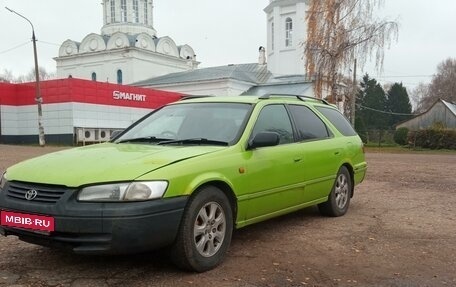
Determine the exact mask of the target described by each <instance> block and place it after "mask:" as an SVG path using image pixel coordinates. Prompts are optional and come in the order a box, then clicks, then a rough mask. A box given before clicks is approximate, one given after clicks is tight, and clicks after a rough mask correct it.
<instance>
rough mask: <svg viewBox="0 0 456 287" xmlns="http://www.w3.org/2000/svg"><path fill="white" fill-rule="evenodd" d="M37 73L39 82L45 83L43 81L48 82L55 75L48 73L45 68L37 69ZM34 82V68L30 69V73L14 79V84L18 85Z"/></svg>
mask: <svg viewBox="0 0 456 287" xmlns="http://www.w3.org/2000/svg"><path fill="white" fill-rule="evenodd" d="M38 69H39V70H38V73H39V74H40V81H45V80H50V79H53V78H55V74H54V73H51V72H48V71H47V70H46V68H44V67H39V68H38ZM35 80H36V77H35V68H31V69H30V71H29V72H28V73H27V74H25V75H22V76H19V77H18V78H17V79H16V82H18V83H26V82H34V81H35Z"/></svg>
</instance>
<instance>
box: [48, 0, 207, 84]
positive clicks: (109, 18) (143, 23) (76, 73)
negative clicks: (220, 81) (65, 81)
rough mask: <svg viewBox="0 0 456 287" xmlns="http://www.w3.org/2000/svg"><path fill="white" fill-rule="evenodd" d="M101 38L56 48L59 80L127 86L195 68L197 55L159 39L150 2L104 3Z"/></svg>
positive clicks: (90, 37) (117, 0) (186, 47)
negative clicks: (77, 79) (78, 79)
mask: <svg viewBox="0 0 456 287" xmlns="http://www.w3.org/2000/svg"><path fill="white" fill-rule="evenodd" d="M101 4H102V6H103V23H104V26H103V27H102V28H101V35H99V34H95V33H92V34H89V35H87V36H86V37H85V38H84V39H82V41H81V42H78V41H73V40H66V41H65V42H63V44H62V45H61V46H60V49H59V56H58V57H56V58H54V59H55V61H56V62H57V78H80V79H87V80H94V81H99V82H109V83H116V84H130V83H133V82H138V81H141V80H145V79H148V78H151V77H157V76H161V75H165V74H169V73H174V72H181V71H188V70H192V69H195V68H197V67H198V64H199V62H197V61H196V58H195V52H194V51H193V49H192V47H190V46H189V45H187V44H184V45H179V46H178V45H176V43H175V42H174V40H173V39H171V38H170V37H167V36H165V37H157V32H156V31H155V29H154V28H153V0H102V3H101Z"/></svg>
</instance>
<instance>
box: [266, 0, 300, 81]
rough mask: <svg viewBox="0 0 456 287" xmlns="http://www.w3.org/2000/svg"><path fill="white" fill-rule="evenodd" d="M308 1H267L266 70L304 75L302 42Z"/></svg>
mask: <svg viewBox="0 0 456 287" xmlns="http://www.w3.org/2000/svg"><path fill="white" fill-rule="evenodd" d="M307 8H308V0H269V5H268V6H267V7H266V8H265V9H264V12H266V15H267V43H268V44H267V47H266V51H267V56H268V70H269V71H271V73H272V74H274V75H275V76H286V75H304V74H305V60H304V47H303V44H304V41H305V39H306V33H307V23H306V11H307Z"/></svg>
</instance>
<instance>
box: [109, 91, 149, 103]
mask: <svg viewBox="0 0 456 287" xmlns="http://www.w3.org/2000/svg"><path fill="white" fill-rule="evenodd" d="M112 97H113V99H114V100H127V101H135V102H145V101H146V95H140V94H134V93H125V92H119V91H114V92H112Z"/></svg>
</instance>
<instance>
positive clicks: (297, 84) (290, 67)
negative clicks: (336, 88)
mask: <svg viewBox="0 0 456 287" xmlns="http://www.w3.org/2000/svg"><path fill="white" fill-rule="evenodd" d="M307 2H308V0H269V5H268V6H267V7H266V8H265V9H264V11H265V13H266V28H267V45H266V48H265V47H263V46H261V47H260V48H259V57H258V62H256V63H247V64H238V65H227V66H219V67H210V68H204V69H197V70H193V71H185V72H177V73H172V74H167V75H162V76H159V77H150V78H149V79H146V80H143V81H138V82H136V83H134V84H133V85H136V86H141V87H149V88H155V89H160V90H166V91H174V92H180V93H185V94H191V95H219V96H226V95H228V96H237V95H242V94H251V95H252V94H253V95H263V94H267V93H277V94H298V95H305V96H314V91H313V83H312V82H311V81H309V80H308V79H307V77H306V76H305V60H304V48H303V42H304V41H305V38H306V33H307V28H306V27H307V24H306V20H305V15H306V11H307V4H306V3H307Z"/></svg>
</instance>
